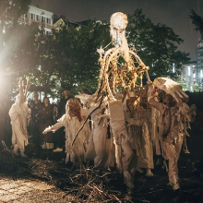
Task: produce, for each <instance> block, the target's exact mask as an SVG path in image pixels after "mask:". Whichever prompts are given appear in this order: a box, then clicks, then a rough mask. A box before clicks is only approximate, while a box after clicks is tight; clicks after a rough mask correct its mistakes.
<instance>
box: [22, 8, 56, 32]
mask: <svg viewBox="0 0 203 203" xmlns="http://www.w3.org/2000/svg"><path fill="white" fill-rule="evenodd" d="M53 16H54V14H53V13H52V12H50V11H46V10H44V9H41V8H39V7H37V6H32V5H30V6H29V11H28V12H27V13H26V14H25V15H23V16H21V18H20V19H19V21H20V22H22V23H27V24H31V23H32V22H37V23H39V26H40V28H42V29H44V33H45V34H46V35H49V34H51V29H52V27H53Z"/></svg>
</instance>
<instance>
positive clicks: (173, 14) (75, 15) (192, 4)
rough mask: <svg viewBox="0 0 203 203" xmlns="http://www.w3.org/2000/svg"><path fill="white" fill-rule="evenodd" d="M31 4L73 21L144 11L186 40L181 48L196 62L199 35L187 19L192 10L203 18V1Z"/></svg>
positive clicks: (41, 0) (55, 0) (39, 0)
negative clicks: (138, 10)
mask: <svg viewBox="0 0 203 203" xmlns="http://www.w3.org/2000/svg"><path fill="white" fill-rule="evenodd" d="M32 5H38V6H39V7H40V8H42V9H45V10H49V11H51V12H53V13H54V14H56V15H57V16H60V15H64V16H65V17H66V19H67V20H70V21H72V22H79V21H83V20H88V19H100V20H109V19H110V16H111V15H112V14H113V13H114V12H118V11H120V12H123V13H125V14H132V13H133V11H135V10H136V9H137V8H139V9H140V8H141V9H142V10H143V14H144V15H145V16H146V17H149V18H150V19H151V20H152V22H154V23H162V24H166V25H167V26H169V27H171V28H173V30H174V31H175V33H176V34H178V35H180V37H181V38H182V39H183V40H184V42H183V44H182V45H181V46H179V49H180V50H181V51H184V52H188V53H190V57H191V60H196V54H195V52H196V51H195V49H196V46H197V43H198V39H199V34H198V32H196V31H195V30H194V25H193V24H192V21H191V20H190V19H189V18H188V16H189V12H190V9H193V10H194V11H195V12H196V13H197V14H198V15H200V16H203V0H32Z"/></svg>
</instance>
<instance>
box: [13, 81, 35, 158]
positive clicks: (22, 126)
mask: <svg viewBox="0 0 203 203" xmlns="http://www.w3.org/2000/svg"><path fill="white" fill-rule="evenodd" d="M21 90H22V80H21V79H20V93H19V94H18V95H17V97H16V101H15V103H14V104H13V105H12V106H11V108H10V110H9V116H10V119H11V125H12V145H13V153H14V155H16V156H18V155H19V154H18V151H20V156H22V157H26V155H25V154H24V151H25V146H27V145H28V137H29V135H28V132H27V122H28V119H29V118H30V116H31V110H30V108H29V107H28V104H27V101H26V97H25V95H24V94H23V91H21Z"/></svg>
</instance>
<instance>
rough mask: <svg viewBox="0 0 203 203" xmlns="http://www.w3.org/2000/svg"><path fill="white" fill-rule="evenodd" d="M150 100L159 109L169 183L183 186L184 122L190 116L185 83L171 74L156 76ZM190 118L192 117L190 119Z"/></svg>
mask: <svg viewBox="0 0 203 203" xmlns="http://www.w3.org/2000/svg"><path fill="white" fill-rule="evenodd" d="M148 96H149V97H148V102H149V104H150V105H151V106H152V107H154V108H155V109H157V110H158V111H159V113H160V116H159V118H158V121H157V129H158V131H157V136H158V140H159V143H160V148H161V150H160V151H161V152H162V153H161V154H162V156H163V157H164V159H165V160H168V167H167V166H166V168H168V176H169V185H171V186H172V187H173V189H174V190H177V189H179V183H178V159H179V156H180V152H181V149H182V145H183V139H184V130H186V129H185V127H184V122H186V121H185V119H187V118H188V115H187V114H188V112H187V109H186V106H187V105H186V104H184V101H187V99H188V96H187V95H186V94H185V93H184V92H183V91H182V89H181V86H180V85H179V84H178V83H176V82H174V81H173V80H171V79H169V78H156V79H155V80H154V81H153V84H152V85H151V87H149V89H148ZM187 122H189V120H188V121H187Z"/></svg>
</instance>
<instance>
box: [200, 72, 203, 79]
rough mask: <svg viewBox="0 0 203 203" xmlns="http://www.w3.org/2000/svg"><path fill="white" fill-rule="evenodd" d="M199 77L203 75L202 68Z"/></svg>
mask: <svg viewBox="0 0 203 203" xmlns="http://www.w3.org/2000/svg"><path fill="white" fill-rule="evenodd" d="M200 77H201V78H202V77H203V73H202V70H201V71H200Z"/></svg>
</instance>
